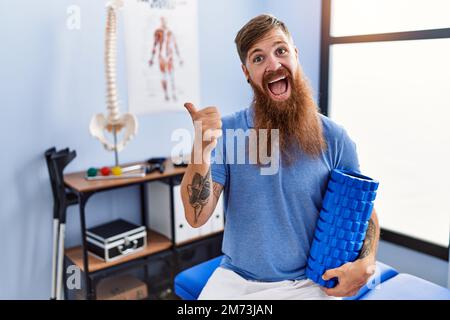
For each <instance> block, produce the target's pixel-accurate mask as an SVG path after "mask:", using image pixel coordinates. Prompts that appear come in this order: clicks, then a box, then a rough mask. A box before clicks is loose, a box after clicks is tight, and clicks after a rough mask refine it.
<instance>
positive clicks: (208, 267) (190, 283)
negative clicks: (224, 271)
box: [175, 256, 223, 300]
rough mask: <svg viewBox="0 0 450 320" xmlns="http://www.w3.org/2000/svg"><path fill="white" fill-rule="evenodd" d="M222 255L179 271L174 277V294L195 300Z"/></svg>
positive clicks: (184, 298)
mask: <svg viewBox="0 0 450 320" xmlns="http://www.w3.org/2000/svg"><path fill="white" fill-rule="evenodd" d="M222 257H223V256H219V257H217V258H214V259H211V260H208V261H205V262H202V263H200V264H198V265H196V266H193V267H191V268H189V269H186V270H184V271H182V272H180V273H179V274H178V275H177V276H176V277H175V294H176V295H177V296H179V297H180V298H182V299H183V300H196V299H197V298H198V296H199V295H200V292H201V291H202V289H203V287H204V286H205V284H206V282H207V281H208V279H209V277H210V276H211V275H212V273H213V272H214V270H216V268H217V267H218V266H219V264H220V261H221V260H222Z"/></svg>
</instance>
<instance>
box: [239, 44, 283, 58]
mask: <svg viewBox="0 0 450 320" xmlns="http://www.w3.org/2000/svg"><path fill="white" fill-rule="evenodd" d="M279 44H287V42H286V41H282V40H279V41H276V42H274V43H273V44H272V48H273V47H275V46H277V45H279ZM260 51H262V49H260V48H255V49H253V50H251V51H250V52H249V53H248V57H251V56H252V54H254V53H255V52H260Z"/></svg>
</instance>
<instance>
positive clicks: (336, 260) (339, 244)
mask: <svg viewBox="0 0 450 320" xmlns="http://www.w3.org/2000/svg"><path fill="white" fill-rule="evenodd" d="M378 185H379V183H378V181H375V180H373V179H371V178H369V177H366V176H363V175H361V174H359V173H355V172H351V171H346V170H339V169H333V170H332V171H331V175H330V179H329V181H328V186H327V191H326V193H325V196H324V198H323V201H322V210H321V211H320V215H319V219H317V224H316V229H315V231H314V239H313V242H312V244H311V248H310V252H309V257H308V265H307V268H306V276H307V277H308V278H309V279H311V280H312V281H314V282H316V283H318V284H319V285H321V286H323V287H326V288H333V287H334V286H336V284H337V281H336V279H331V280H328V281H324V280H323V279H322V275H323V274H324V273H325V271H327V270H329V269H334V268H338V267H340V266H342V265H343V264H345V263H347V262H352V261H355V260H356V259H357V258H358V256H359V252H360V250H361V248H362V247H363V244H364V239H365V236H366V231H367V227H368V225H369V223H368V221H369V219H370V216H371V214H372V210H373V202H374V200H375V197H376V191H377V189H378Z"/></svg>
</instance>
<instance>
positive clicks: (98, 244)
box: [86, 219, 147, 262]
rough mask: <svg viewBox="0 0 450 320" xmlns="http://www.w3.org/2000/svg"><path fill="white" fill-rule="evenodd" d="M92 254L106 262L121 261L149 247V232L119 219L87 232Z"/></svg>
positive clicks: (88, 244)
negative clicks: (122, 258) (124, 257)
mask: <svg viewBox="0 0 450 320" xmlns="http://www.w3.org/2000/svg"><path fill="white" fill-rule="evenodd" d="M86 234H87V249H88V251H89V253H90V254H92V255H94V256H96V257H98V258H100V259H102V260H105V261H106V262H109V261H114V260H117V259H120V258H121V257H123V256H126V255H129V254H131V253H135V252H137V251H140V250H142V249H144V248H145V247H146V246H147V230H146V228H145V226H138V225H135V224H133V223H131V222H128V221H125V220H122V219H118V220H114V221H112V222H109V223H106V224H102V225H99V226H96V227H93V228H90V229H88V230H87V231H86Z"/></svg>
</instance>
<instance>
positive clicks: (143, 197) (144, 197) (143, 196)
mask: <svg viewBox="0 0 450 320" xmlns="http://www.w3.org/2000/svg"><path fill="white" fill-rule="evenodd" d="M139 193H140V195H141V223H142V225H143V226H145V227H147V211H148V197H147V184H146V183H142V184H140V185H139ZM147 232H148V233H149V234H150V230H147ZM147 245H148V244H147ZM144 278H145V283H147V286H148V283H149V280H148V265H147V264H145V265H144Z"/></svg>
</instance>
